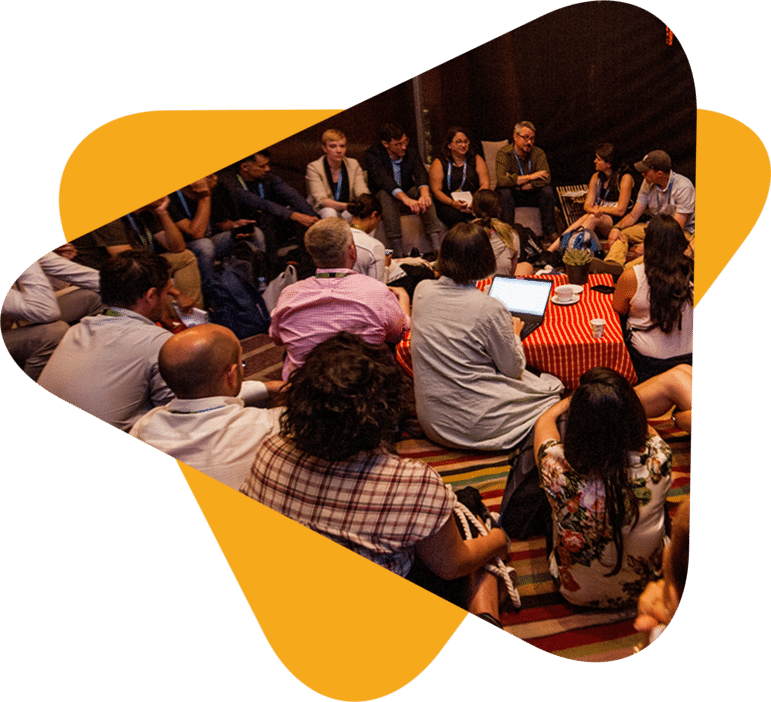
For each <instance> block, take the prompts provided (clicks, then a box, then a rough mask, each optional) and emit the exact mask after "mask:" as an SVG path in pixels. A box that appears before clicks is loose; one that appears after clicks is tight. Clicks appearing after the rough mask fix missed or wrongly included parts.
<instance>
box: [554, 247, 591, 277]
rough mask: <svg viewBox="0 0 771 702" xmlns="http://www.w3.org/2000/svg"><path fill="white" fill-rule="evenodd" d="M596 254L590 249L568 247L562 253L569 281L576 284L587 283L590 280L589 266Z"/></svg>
mask: <svg viewBox="0 0 771 702" xmlns="http://www.w3.org/2000/svg"><path fill="white" fill-rule="evenodd" d="M593 258H594V255H593V254H592V252H591V251H590V250H589V249H567V250H566V251H565V253H564V254H563V255H562V262H563V263H564V264H565V272H566V273H567V274H568V281H569V282H571V283H573V284H574V285H585V284H586V282H587V281H588V280H589V266H590V265H591V264H592V259H593Z"/></svg>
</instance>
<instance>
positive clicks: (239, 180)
mask: <svg viewBox="0 0 771 702" xmlns="http://www.w3.org/2000/svg"><path fill="white" fill-rule="evenodd" d="M238 182H239V183H241V187H242V188H243V189H244V190H249V188H247V187H246V183H244V179H243V178H242V177H241V175H240V174H239V176H238ZM257 188H258V189H259V191H260V197H261V198H262V199H263V200H264V199H265V190H264V189H263V187H262V183H257Z"/></svg>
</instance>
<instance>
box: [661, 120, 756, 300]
mask: <svg viewBox="0 0 771 702" xmlns="http://www.w3.org/2000/svg"><path fill="white" fill-rule="evenodd" d="M729 137H730V142H731V153H732V154H736V155H740V156H741V167H740V170H741V176H740V177H739V178H738V180H729V177H731V178H732V177H733V176H731V175H730V174H729V172H728V170H727V165H726V163H727V162H726V141H727V140H728V139H729ZM675 170H677V169H675ZM734 175H735V174H734ZM769 182H771V168H770V167H769V160H768V153H767V152H766V149H765V147H764V146H763V142H762V141H761V140H760V139H759V138H758V136H757V135H756V134H755V132H753V131H752V130H751V129H749V128H748V127H746V126H745V125H744V124H742V123H741V122H738V121H737V120H735V119H733V118H732V117H727V116H726V115H721V114H720V113H719V112H709V111H708V110H699V111H698V113H697V120H696V183H697V188H696V233H697V235H698V236H697V243H696V284H695V290H694V304H696V303H697V302H698V301H699V300H701V298H702V297H703V296H704V294H705V293H706V292H707V290H708V289H709V287H710V285H712V283H714V282H715V279H716V278H717V277H718V275H720V271H722V270H723V268H725V267H726V264H727V263H728V261H730V260H731V257H732V256H733V255H734V254H735V253H736V251H737V250H738V248H739V246H741V243H742V242H743V241H744V240H745V239H746V238H747V235H748V234H749V233H750V231H752V228H753V227H754V226H755V222H757V220H758V217H759V216H760V212H761V211H762V209H763V205H764V203H765V201H766V197H767V196H768V186H769Z"/></svg>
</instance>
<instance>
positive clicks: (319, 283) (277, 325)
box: [269, 217, 410, 380]
mask: <svg viewBox="0 0 771 702" xmlns="http://www.w3.org/2000/svg"><path fill="white" fill-rule="evenodd" d="M305 248H306V249H307V250H308V253H309V254H310V256H311V258H312V259H313V262H314V263H315V265H316V275H315V276H313V277H311V278H306V279H305V280H301V281H298V282H297V283H294V284H293V285H290V286H288V287H286V288H284V290H282V291H281V295H280V296H279V298H278V302H277V303H276V307H275V309H274V310H273V312H272V313H271V324H270V331H269V333H270V336H271V338H272V339H273V340H274V341H277V342H278V343H280V344H286V346H287V350H286V360H285V361H284V371H283V378H284V380H286V379H287V378H288V377H289V374H290V373H291V371H292V370H294V369H295V368H298V367H299V366H301V365H302V364H303V362H304V360H305V356H306V355H307V354H308V352H309V351H310V350H311V349H312V348H313V347H314V346H316V345H317V344H319V343H321V342H322V341H324V340H325V339H328V338H329V337H330V336H333V335H334V334H336V333H337V332H339V331H351V332H353V333H355V334H358V335H359V336H361V338H362V339H364V340H365V341H367V342H369V343H374V344H380V343H383V342H389V343H392V344H395V343H396V342H397V341H399V340H400V339H401V338H402V336H403V334H404V332H405V331H406V330H407V329H409V326H410V317H409V297H408V295H407V293H406V292H405V291H404V290H403V289H400V288H388V287H386V286H385V285H384V284H383V283H381V282H380V281H379V280H374V279H372V278H370V277H369V276H366V275H362V274H361V273H356V271H354V270H353V265H354V264H355V263H356V245H355V244H354V243H353V235H352V234H351V228H350V227H349V226H348V224H346V223H345V222H344V221H343V220H341V219H338V218H336V217H328V218H326V219H322V220H320V221H318V222H317V223H316V224H314V225H313V226H312V227H310V228H309V229H308V231H307V232H306V233H305Z"/></svg>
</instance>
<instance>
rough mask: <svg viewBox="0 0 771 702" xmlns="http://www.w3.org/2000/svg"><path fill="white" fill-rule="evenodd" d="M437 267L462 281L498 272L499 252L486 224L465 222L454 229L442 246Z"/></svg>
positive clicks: (445, 273)
mask: <svg viewBox="0 0 771 702" xmlns="http://www.w3.org/2000/svg"><path fill="white" fill-rule="evenodd" d="M436 269H437V270H438V271H439V275H446V276H447V277H448V278H452V280H454V281H455V282H456V283H458V285H468V284H469V283H472V282H474V281H476V280H482V279H483V278H486V277H487V276H488V275H492V274H493V273H495V254H494V253H493V247H492V246H491V245H490V237H489V236H488V235H487V232H486V231H485V230H484V227H482V225H481V224H479V223H478V222H461V223H460V224H456V225H455V226H454V227H453V228H452V229H450V231H449V232H447V235H446V236H445V237H444V240H443V241H442V245H441V247H440V248H439V258H438V260H437V262H436Z"/></svg>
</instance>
